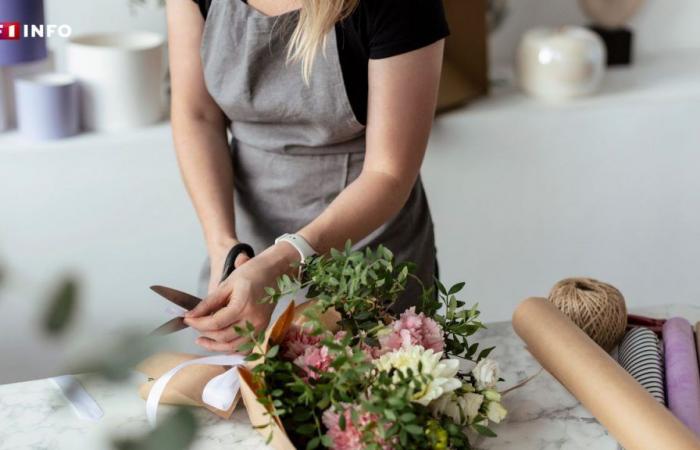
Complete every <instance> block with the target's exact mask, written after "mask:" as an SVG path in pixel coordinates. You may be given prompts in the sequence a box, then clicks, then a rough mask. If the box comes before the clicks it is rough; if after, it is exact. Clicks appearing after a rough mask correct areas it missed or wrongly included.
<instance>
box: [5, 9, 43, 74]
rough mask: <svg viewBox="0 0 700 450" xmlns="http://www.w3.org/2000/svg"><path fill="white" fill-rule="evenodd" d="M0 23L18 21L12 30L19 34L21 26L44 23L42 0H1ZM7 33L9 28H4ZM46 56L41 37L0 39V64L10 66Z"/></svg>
mask: <svg viewBox="0 0 700 450" xmlns="http://www.w3.org/2000/svg"><path fill="white" fill-rule="evenodd" d="M0 23H5V24H9V23H19V26H17V27H16V28H15V29H14V30H12V32H14V33H18V36H21V33H22V30H21V28H22V27H24V26H25V25H26V26H29V27H31V26H32V25H43V24H44V2H43V0H2V1H1V2H0ZM4 32H5V33H9V32H10V30H4ZM46 57H47V50H46V40H45V39H44V38H43V37H20V38H19V39H17V40H12V39H8V40H0V66H12V65H15V64H22V63H27V62H31V61H38V60H41V59H44V58H46Z"/></svg>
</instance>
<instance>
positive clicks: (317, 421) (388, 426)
mask: <svg viewBox="0 0 700 450" xmlns="http://www.w3.org/2000/svg"><path fill="white" fill-rule="evenodd" d="M412 269H413V266H412V264H408V263H400V264H397V263H395V261H394V256H393V254H392V253H391V252H390V251H389V250H388V249H386V248H384V247H381V246H380V247H378V248H377V249H376V250H375V251H372V250H371V249H366V250H364V251H353V250H352V247H351V244H350V242H348V243H347V244H346V245H345V248H344V249H343V251H337V250H332V251H331V253H330V254H329V255H327V256H319V257H315V258H313V259H311V260H310V261H309V262H308V263H307V264H306V265H304V266H303V267H302V271H301V277H300V279H298V280H297V279H293V278H291V277H289V276H283V277H282V278H280V280H278V283H277V287H276V288H267V289H266V292H267V297H266V298H265V299H263V301H265V302H277V301H278V300H279V299H280V298H281V297H282V296H285V295H288V294H293V293H295V292H297V291H299V290H300V289H303V288H307V289H308V291H307V294H306V296H307V298H313V299H315V300H316V303H315V304H314V306H313V307H310V308H308V309H307V310H306V311H305V312H304V315H305V316H306V317H305V318H306V325H305V326H308V327H310V334H312V335H316V336H321V338H322V341H321V344H322V345H323V346H325V347H326V348H327V350H328V352H329V354H330V356H331V361H332V364H331V369H330V370H326V371H319V372H316V373H315V376H314V377H311V378H309V377H307V376H305V375H306V374H305V373H304V372H303V371H302V369H301V368H299V367H298V366H296V365H295V364H294V363H293V362H291V361H289V360H286V359H285V358H284V349H283V348H282V347H280V346H279V343H273V344H274V345H273V346H272V347H271V348H270V349H269V350H268V351H267V352H266V353H265V352H263V349H262V347H261V344H262V342H263V340H262V335H261V334H256V333H255V330H254V327H253V326H252V325H250V324H248V325H246V326H245V327H237V328H236V331H237V332H238V333H239V334H240V335H241V336H244V337H247V338H248V341H249V343H248V344H246V345H244V347H243V348H241V349H240V350H242V351H251V352H252V353H251V355H250V356H249V357H248V358H250V360H255V361H258V362H259V364H258V365H257V366H256V367H255V368H254V369H253V376H254V378H255V380H256V382H257V383H258V384H259V385H260V386H263V388H262V389H260V390H259V391H258V392H257V393H256V394H257V395H258V400H259V401H260V403H262V404H263V405H264V406H265V407H266V408H267V409H268V411H272V413H271V414H270V423H272V414H275V415H277V416H278V417H280V419H281V420H282V422H283V424H284V426H285V428H286V429H287V430H290V431H291V433H290V438H291V439H292V441H293V443H294V444H295V445H296V446H297V448H305V449H315V448H318V447H321V446H326V447H328V446H330V442H329V437H328V436H327V435H326V434H325V427H324V426H323V425H322V423H321V417H322V415H323V413H324V411H325V410H327V409H328V408H332V409H334V410H335V411H336V412H338V414H339V417H340V420H339V421H340V426H341V428H343V427H345V426H347V425H348V424H347V423H346V419H345V416H344V414H342V412H343V411H345V410H346V409H348V408H350V409H349V411H351V419H352V421H353V423H357V421H358V419H359V416H358V412H357V410H360V411H363V412H364V413H371V414H372V415H373V416H372V417H373V420H371V421H370V423H369V424H367V425H365V426H364V427H363V431H362V432H363V439H364V441H365V443H366V448H367V449H371V450H372V449H376V450H380V449H381V443H382V442H391V443H392V444H393V445H394V447H395V448H402V449H413V448H432V449H470V448H471V447H470V443H469V439H468V437H467V435H466V429H465V428H464V427H463V426H460V425H458V424H456V423H454V422H453V421H452V420H451V419H449V418H446V417H444V416H440V417H439V418H436V417H433V415H432V414H431V412H430V411H429V410H428V408H427V407H425V406H422V405H420V404H418V403H416V402H414V401H412V400H413V397H414V396H415V395H416V394H417V393H419V392H421V390H423V389H424V388H425V387H426V386H427V384H428V383H429V382H430V381H431V380H430V379H429V377H428V376H426V375H424V374H421V373H412V372H411V371H410V370H409V371H407V372H406V373H403V372H401V371H396V370H392V371H389V372H384V371H379V370H378V369H377V368H376V366H374V364H373V363H372V358H371V357H370V356H369V355H368V354H367V350H368V347H376V346H378V343H379V341H378V333H379V332H381V331H382V330H383V329H385V327H386V325H387V324H389V323H391V322H392V321H393V320H395V319H397V318H398V317H397V315H396V314H394V313H393V312H392V309H391V307H392V305H394V303H395V302H396V300H397V299H398V297H399V295H400V294H401V293H402V292H403V291H404V290H405V287H406V283H407V282H408V281H409V280H410V279H412V278H413V279H415V280H417V281H418V282H420V280H418V279H417V278H416V277H415V276H414V275H412ZM463 288H464V283H459V284H457V285H455V286H452V287H451V288H449V289H448V288H446V287H445V286H443V285H442V284H441V283H440V282H436V284H435V286H434V287H431V288H429V289H425V288H424V289H423V291H424V292H423V295H422V297H421V306H420V307H419V308H418V310H419V312H423V313H425V315H426V316H428V317H431V318H433V319H434V320H435V321H436V322H438V324H439V325H440V326H441V327H442V329H443V331H444V338H445V350H446V351H445V354H446V355H450V356H454V357H464V358H468V359H471V360H474V361H478V360H480V359H482V358H484V357H486V356H487V355H488V354H489V352H490V351H491V350H492V349H485V350H482V351H481V352H479V351H478V345H477V344H476V343H470V342H468V338H469V337H470V336H471V335H473V334H474V333H476V332H477V331H478V330H479V329H481V328H484V326H483V324H482V323H481V322H480V321H479V320H478V316H479V311H478V310H477V307H476V306H474V307H472V308H471V309H464V307H465V302H463V301H461V300H459V299H458V298H457V294H458V293H459V292H460V291H461V290H462V289H463ZM330 308H333V309H335V310H336V311H338V312H339V313H340V316H341V321H340V322H339V326H340V329H341V330H342V331H343V332H344V333H342V334H341V336H343V337H342V338H339V337H338V335H336V336H335V337H334V336H333V335H332V334H331V333H330V332H328V330H326V329H325V328H324V326H323V324H322V322H321V320H320V315H321V313H323V312H325V311H326V310H328V309H330ZM460 377H461V378H462V379H463V380H464V381H465V383H466V384H465V386H471V385H470V384H469V383H473V379H472V378H473V377H472V375H471V374H460ZM471 391H473V387H471ZM471 391H469V392H471ZM484 417H485V416H482V415H480V416H479V417H478V419H479V420H481V419H482V418H484ZM365 422H366V421H365ZM485 423H488V421H486V422H485ZM473 429H474V430H475V431H477V432H479V433H481V434H484V435H489V433H491V434H492V432H491V430H489V429H488V428H487V427H486V426H479V427H478V428H473ZM270 437H271V435H270Z"/></svg>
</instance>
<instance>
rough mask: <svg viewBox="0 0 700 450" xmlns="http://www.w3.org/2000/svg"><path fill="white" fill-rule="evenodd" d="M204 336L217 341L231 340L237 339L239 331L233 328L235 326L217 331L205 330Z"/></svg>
mask: <svg viewBox="0 0 700 450" xmlns="http://www.w3.org/2000/svg"><path fill="white" fill-rule="evenodd" d="M202 337H205V338H209V339H211V340H212V341H216V342H231V341H233V340H234V339H237V338H238V337H239V336H238V333H236V331H235V330H234V329H233V326H230V327H226V328H223V329H221V330H215V331H203V332H202Z"/></svg>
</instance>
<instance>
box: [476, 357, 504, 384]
mask: <svg viewBox="0 0 700 450" xmlns="http://www.w3.org/2000/svg"><path fill="white" fill-rule="evenodd" d="M472 375H474V379H475V380H476V387H477V389H491V388H494V387H496V383H497V382H498V379H499V378H500V377H501V369H500V368H499V367H498V362H496V361H494V360H493V359H488V358H484V359H482V360H481V361H479V363H478V364H477V365H476V367H474V369H473V370H472Z"/></svg>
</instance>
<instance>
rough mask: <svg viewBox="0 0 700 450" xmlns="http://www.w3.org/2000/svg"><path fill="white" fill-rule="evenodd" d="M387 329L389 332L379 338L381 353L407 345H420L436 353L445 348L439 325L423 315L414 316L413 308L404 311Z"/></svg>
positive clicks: (414, 310)
mask: <svg viewBox="0 0 700 450" xmlns="http://www.w3.org/2000/svg"><path fill="white" fill-rule="evenodd" d="M389 327H390V330H391V331H390V332H389V333H388V334H385V335H383V336H380V337H379V343H380V344H381V348H382V351H383V352H390V351H392V350H397V349H399V348H401V347H404V346H408V345H421V346H423V348H425V349H431V350H433V351H434V352H436V353H437V352H441V351H442V350H443V349H444V347H445V341H444V338H443V332H442V328H440V325H438V323H437V322H435V321H434V320H433V319H431V318H430V317H426V316H425V314H423V313H420V314H416V309H415V308H410V309H407V310H406V311H404V312H403V313H402V314H401V316H400V317H399V319H398V320H395V321H394V322H393V323H392V324H391V325H389Z"/></svg>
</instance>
